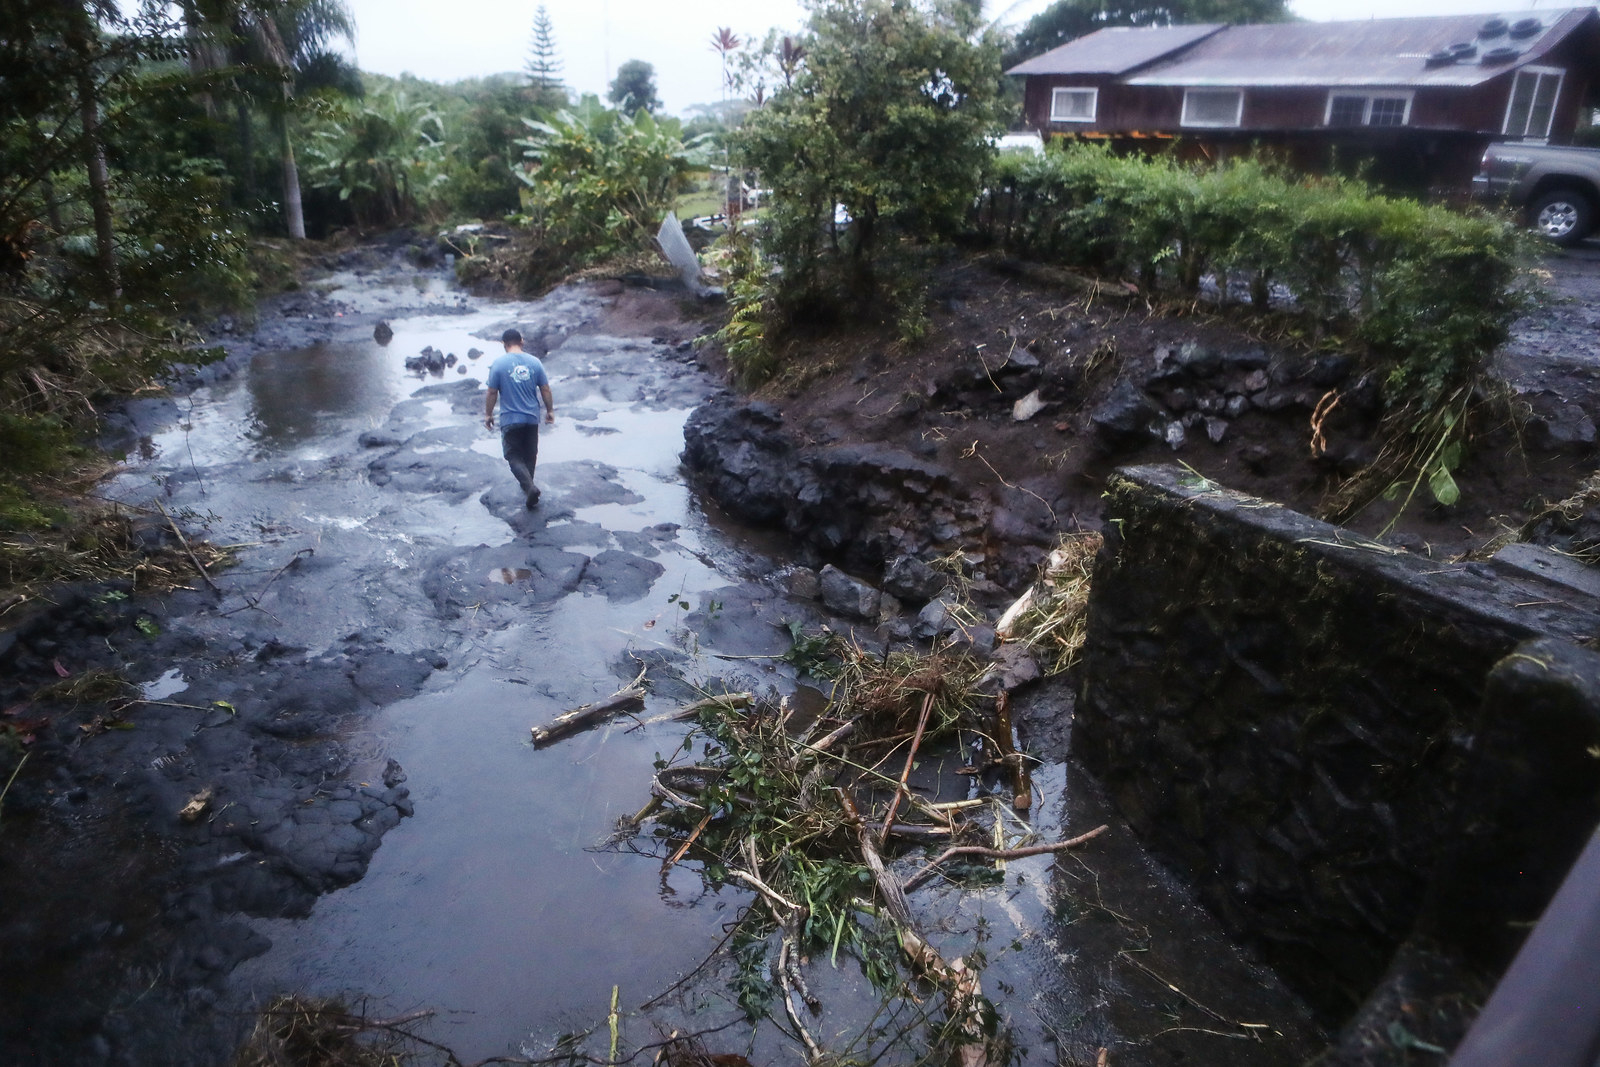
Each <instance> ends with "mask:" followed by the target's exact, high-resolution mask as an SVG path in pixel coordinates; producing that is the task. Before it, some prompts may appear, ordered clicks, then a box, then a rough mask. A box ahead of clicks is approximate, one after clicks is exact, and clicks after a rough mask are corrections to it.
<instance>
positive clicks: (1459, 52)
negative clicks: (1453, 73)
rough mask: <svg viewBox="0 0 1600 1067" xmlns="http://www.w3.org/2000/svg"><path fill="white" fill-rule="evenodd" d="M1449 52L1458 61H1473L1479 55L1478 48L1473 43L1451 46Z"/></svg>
mask: <svg viewBox="0 0 1600 1067" xmlns="http://www.w3.org/2000/svg"><path fill="white" fill-rule="evenodd" d="M1449 52H1450V54H1451V55H1453V56H1455V57H1456V58H1457V59H1463V60H1465V59H1471V58H1472V57H1473V56H1475V55H1477V54H1478V46H1477V45H1475V44H1473V43H1472V42H1471V41H1461V42H1459V43H1458V44H1453V45H1451V46H1450V48H1449Z"/></svg>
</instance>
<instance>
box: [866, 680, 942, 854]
mask: <svg viewBox="0 0 1600 1067" xmlns="http://www.w3.org/2000/svg"><path fill="white" fill-rule="evenodd" d="M932 710H933V690H932V689H930V690H928V692H927V694H926V695H924V696H923V698H922V714H921V715H919V716H918V717H917V732H916V736H914V737H912V739H911V750H910V751H909V752H907V753H906V767H905V770H903V771H901V772H900V784H899V785H897V786H895V789H894V799H893V800H891V801H890V802H889V814H887V815H885V816H884V817H883V833H882V835H880V836H879V838H878V847H879V848H882V847H883V844H884V842H886V841H888V840H889V828H890V827H891V826H893V825H894V813H895V812H897V811H899V810H900V798H901V796H903V795H904V794H905V791H906V781H907V780H908V779H909V778H910V777H911V767H912V765H913V764H915V763H916V762H917V749H918V748H919V747H921V745H922V731H924V730H926V729H927V728H928V713H929V712H931V711H932Z"/></svg>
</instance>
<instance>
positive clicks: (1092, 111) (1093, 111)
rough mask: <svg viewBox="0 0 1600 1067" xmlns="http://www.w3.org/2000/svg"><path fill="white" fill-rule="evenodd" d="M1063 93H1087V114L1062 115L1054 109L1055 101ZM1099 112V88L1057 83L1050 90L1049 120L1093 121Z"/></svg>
mask: <svg viewBox="0 0 1600 1067" xmlns="http://www.w3.org/2000/svg"><path fill="white" fill-rule="evenodd" d="M1063 93H1078V94H1082V93H1087V94H1089V115H1088V117H1087V118H1085V117H1083V116H1081V115H1063V114H1060V113H1059V112H1058V111H1057V110H1056V101H1057V100H1059V99H1060V98H1061V96H1062V94H1063ZM1099 114H1100V90H1099V89H1096V88H1093V87H1092V86H1087V85H1058V86H1055V87H1054V88H1052V89H1051V90H1050V121H1051V122H1093V121H1094V120H1095V118H1096V117H1097V116H1098V115H1099Z"/></svg>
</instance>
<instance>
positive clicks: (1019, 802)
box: [994, 689, 1033, 811]
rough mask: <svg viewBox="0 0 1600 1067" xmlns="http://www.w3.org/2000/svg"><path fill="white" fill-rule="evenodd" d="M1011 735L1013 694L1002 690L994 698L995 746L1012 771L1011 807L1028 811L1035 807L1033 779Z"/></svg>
mask: <svg viewBox="0 0 1600 1067" xmlns="http://www.w3.org/2000/svg"><path fill="white" fill-rule="evenodd" d="M1011 733H1012V731H1011V694H1010V693H1008V692H1006V691H1005V690H1004V689H1002V690H1000V692H999V693H998V694H996V696H995V698H994V735H995V737H994V739H995V744H997V745H998V746H999V747H1000V758H1001V762H1003V763H1004V764H1005V765H1006V767H1007V769H1009V770H1010V771H1011V806H1012V807H1014V808H1016V809H1017V810H1018V811H1027V810H1028V809H1029V808H1031V807H1033V779H1032V777H1031V776H1030V775H1029V774H1028V764H1027V761H1026V760H1024V759H1023V756H1022V753H1020V752H1018V751H1017V746H1016V743H1015V741H1013V740H1012V736H1011Z"/></svg>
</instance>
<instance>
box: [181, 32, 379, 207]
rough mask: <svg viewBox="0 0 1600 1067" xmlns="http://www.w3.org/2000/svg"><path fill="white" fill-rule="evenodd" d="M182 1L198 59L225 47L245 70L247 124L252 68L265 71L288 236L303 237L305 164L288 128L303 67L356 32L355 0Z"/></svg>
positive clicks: (208, 59) (205, 61)
mask: <svg viewBox="0 0 1600 1067" xmlns="http://www.w3.org/2000/svg"><path fill="white" fill-rule="evenodd" d="M180 4H181V7H182V9H183V13H184V19H185V22H186V24H187V26H188V27H189V31H190V33H189V35H190V38H191V64H195V63H198V64H199V65H200V66H201V67H202V68H206V67H208V66H209V65H211V64H214V63H215V62H216V61H217V59H218V58H219V57H220V56H223V55H225V56H226V57H227V60H228V62H229V63H230V64H231V65H232V66H234V67H235V68H237V69H238V70H239V71H240V76H239V77H237V78H236V79H235V89H236V91H237V92H238V94H239V96H238V100H239V104H240V125H241V128H244V127H247V126H248V112H249V106H248V101H249V99H250V98H251V96H252V95H254V94H252V93H251V92H250V89H251V88H252V86H251V85H250V82H251V81H254V80H256V79H252V78H251V77H250V76H249V75H248V73H247V72H249V71H251V70H254V71H259V72H264V73H265V82H266V85H265V86H264V88H265V91H264V92H263V93H262V95H263V96H265V97H266V98H267V99H269V100H271V101H272V102H271V103H270V104H269V105H268V110H269V112H270V114H271V117H272V124H273V127H274V130H275V132H276V134H277V138H278V156H279V161H280V169H281V172H282V182H283V218H284V224H285V225H286V226H287V228H288V230H289V236H291V237H294V238H304V237H305V235H306V225H305V213H304V210H303V208H302V205H301V199H300V170H299V167H298V165H297V164H296V162H295V156H294V141H293V139H292V137H291V134H290V128H289V112H290V107H291V104H292V103H293V100H294V92H295V81H296V75H297V73H299V72H301V71H304V70H305V69H307V68H308V67H312V66H314V65H317V64H318V63H319V62H321V61H326V60H327V59H328V57H329V47H328V46H329V45H331V44H332V43H333V42H334V41H336V40H339V39H341V38H342V39H344V40H354V37H355V19H354V17H353V16H352V15H351V13H350V9H349V7H348V6H347V5H346V3H345V0H180ZM219 45H220V48H219V47H218V46H219ZM324 65H325V62H324ZM246 166H247V167H248V166H249V164H248V162H247V163H246Z"/></svg>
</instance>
